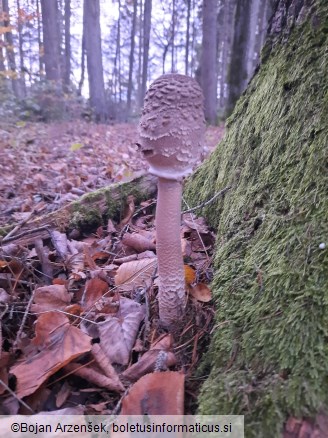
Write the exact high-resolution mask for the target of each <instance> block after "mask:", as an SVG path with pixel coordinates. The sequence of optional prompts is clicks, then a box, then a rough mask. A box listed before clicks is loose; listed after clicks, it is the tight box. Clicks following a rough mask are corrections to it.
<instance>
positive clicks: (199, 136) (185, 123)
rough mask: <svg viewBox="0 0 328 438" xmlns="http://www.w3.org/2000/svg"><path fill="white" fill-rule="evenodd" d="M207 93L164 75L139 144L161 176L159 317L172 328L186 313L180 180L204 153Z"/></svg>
mask: <svg viewBox="0 0 328 438" xmlns="http://www.w3.org/2000/svg"><path fill="white" fill-rule="evenodd" d="M203 100H204V99H203V94H202V91H201V88H200V86H199V85H198V83H197V82H196V81H195V80H194V79H192V78H190V77H188V76H185V75H180V74H166V75H162V76H160V77H159V78H158V79H156V80H155V81H154V82H153V83H152V84H151V86H150V88H149V90H148V91H147V93H146V96H145V100H144V108H143V111H142V116H141V120H140V125H139V138H140V140H139V144H138V146H139V147H140V149H141V151H142V153H143V155H144V157H145V159H146V160H147V161H148V163H149V171H150V173H152V174H153V175H156V176H158V199H157V207H156V252H157V258H158V274H159V316H160V320H161V323H162V324H163V325H164V326H165V327H167V328H170V327H172V326H174V325H176V324H177V322H178V321H179V320H181V317H182V316H183V313H184V307H185V299H186V298H185V279H184V266H183V258H182V250H181V240H180V225H181V197H182V180H183V178H184V177H186V176H187V175H188V174H190V173H191V172H192V170H193V168H194V167H195V165H196V164H198V162H199V161H200V159H201V158H202V156H203V153H204V133H205V119H204V109H203Z"/></svg>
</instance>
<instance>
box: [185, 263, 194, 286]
mask: <svg viewBox="0 0 328 438" xmlns="http://www.w3.org/2000/svg"><path fill="white" fill-rule="evenodd" d="M184 273H185V280H186V283H187V285H188V286H190V285H191V284H192V283H194V282H195V281H196V271H195V269H193V268H192V267H191V266H189V265H184Z"/></svg>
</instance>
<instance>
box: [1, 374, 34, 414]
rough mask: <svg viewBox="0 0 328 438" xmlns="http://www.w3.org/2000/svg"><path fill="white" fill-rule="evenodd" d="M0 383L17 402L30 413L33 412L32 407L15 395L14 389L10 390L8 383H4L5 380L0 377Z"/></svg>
mask: <svg viewBox="0 0 328 438" xmlns="http://www.w3.org/2000/svg"><path fill="white" fill-rule="evenodd" d="M0 385H2V386H3V387H4V388H6V390H7V391H8V392H9V394H11V395H12V396H13V397H14V398H15V399H16V400H18V402H19V403H20V404H22V405H23V406H25V408H26V409H28V410H29V411H30V412H31V414H35V412H34V411H33V409H32V408H31V407H30V406H29V405H28V404H26V403H25V402H24V401H23V400H22V399H21V398H19V397H17V395H16V394H15V393H14V391H12V390H11V389H10V388H9V386H8V385H6V384H5V382H4V381H3V380H1V379H0Z"/></svg>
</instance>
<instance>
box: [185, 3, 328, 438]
mask: <svg viewBox="0 0 328 438" xmlns="http://www.w3.org/2000/svg"><path fill="white" fill-rule="evenodd" d="M240 5H241V2H240ZM327 17H328V4H327V1H326V0H313V1H312V0H311V1H308V0H280V1H279V2H277V5H276V8H275V13H274V16H273V20H272V22H271V25H270V26H269V36H268V38H267V40H266V43H265V46H264V48H263V50H262V56H261V64H260V66H259V69H258V71H257V72H256V74H255V75H254V76H253V78H252V80H251V82H250V83H249V85H248V88H247V89H246V90H245V92H244V93H243V95H242V96H241V97H240V99H239V100H238V102H237V104H236V106H235V108H234V111H233V113H232V114H231V116H230V118H229V119H228V126H227V135H226V136H225V137H224V139H223V140H222V141H221V142H220V143H219V145H218V147H217V149H216V150H215V151H214V152H213V153H212V155H211V156H210V158H209V159H208V160H206V161H205V163H204V164H203V165H202V166H201V167H200V168H199V169H198V170H197V172H196V173H195V174H194V175H193V176H192V177H191V178H190V179H189V180H188V181H187V186H186V189H185V192H184V197H185V198H186V199H187V202H188V204H189V205H190V206H197V205H199V204H202V203H203V202H204V201H206V200H209V199H211V198H212V197H213V196H214V195H215V194H216V193H217V192H219V191H220V189H222V187H226V186H228V185H231V186H232V189H231V191H229V194H227V195H225V196H224V197H223V198H220V199H219V200H217V201H214V202H213V203H212V204H211V205H209V206H207V207H205V208H204V209H203V210H202V212H201V214H202V216H204V217H205V218H206V219H207V221H208V223H209V224H210V226H212V227H213V228H214V230H215V231H216V235H217V245H216V249H215V257H214V268H213V270H214V278H213V281H212V292H213V299H214V301H216V303H217V307H216V324H215V329H214V331H213V338H212V342H211V346H210V347H209V352H208V353H207V357H206V358H205V361H206V363H207V364H208V366H209V368H210V373H209V378H208V379H207V381H206V382H205V383H204V385H203V387H202V390H201V394H200V398H199V407H198V412H199V413H200V414H213V415H215V414H216V413H217V412H229V413H230V414H239V415H245V436H247V437H249V438H258V437H265V438H282V437H283V438H301V437H305V436H307V437H310V438H314V437H316V438H317V437H318V438H319V437H320V438H325V437H326V436H327V430H328V429H327V428H328V421H327V420H328V416H327V411H328V406H327V394H328V381H327V375H328V349H327V336H326V335H327V333H326V331H327V330H326V328H327V315H328V300H327V299H326V297H327V290H328V269H327V266H328V264H327V263H328V258H327V256H328V253H327V239H326V236H327V230H328V216H327V211H328V173H327V136H328V119H327V116H326V115H327V111H328V106H327V105H328V102H327V90H328V75H327V71H328V57H327V46H328V33H327Z"/></svg>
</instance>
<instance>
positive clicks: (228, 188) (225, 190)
mask: <svg viewBox="0 0 328 438" xmlns="http://www.w3.org/2000/svg"><path fill="white" fill-rule="evenodd" d="M231 188H232V186H227V187H225V188H224V189H222V190H220V191H219V192H218V193H216V194H215V195H214V196H213V198H211V199H209V200H208V201H204V202H202V203H201V204H199V205H197V206H196V207H193V208H189V209H188V210H184V211H183V212H182V214H184V213H192V212H193V211H195V210H198V209H200V208H203V207H206V206H207V205H209V204H211V203H212V202H214V201H215V199H217V198H218V197H219V196H223V195H224V194H225V193H226V192H227V191H228V190H230V189H231Z"/></svg>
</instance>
